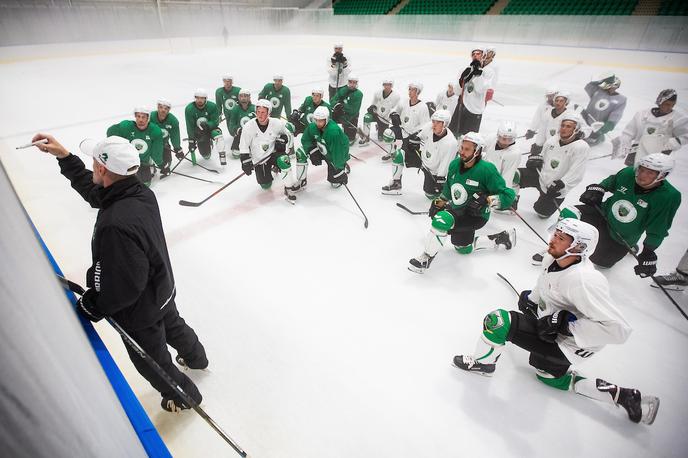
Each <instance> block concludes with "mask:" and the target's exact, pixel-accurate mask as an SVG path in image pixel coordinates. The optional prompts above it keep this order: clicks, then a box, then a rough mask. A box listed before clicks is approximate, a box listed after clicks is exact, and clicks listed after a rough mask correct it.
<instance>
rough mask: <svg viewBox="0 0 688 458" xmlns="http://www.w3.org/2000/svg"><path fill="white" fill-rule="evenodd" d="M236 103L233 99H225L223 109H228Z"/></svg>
mask: <svg viewBox="0 0 688 458" xmlns="http://www.w3.org/2000/svg"><path fill="white" fill-rule="evenodd" d="M235 105H236V100H234V99H227V100H225V110H228V111H230V110H231V109H232V108H234V106H235Z"/></svg>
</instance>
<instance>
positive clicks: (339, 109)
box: [332, 102, 344, 120]
mask: <svg viewBox="0 0 688 458" xmlns="http://www.w3.org/2000/svg"><path fill="white" fill-rule="evenodd" d="M343 115H344V104H343V103H342V102H337V103H335V105H334V107H332V119H335V120H337V119H340V118H341V117H342V116H343Z"/></svg>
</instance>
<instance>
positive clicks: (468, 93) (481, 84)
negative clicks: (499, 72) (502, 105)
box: [449, 49, 495, 138]
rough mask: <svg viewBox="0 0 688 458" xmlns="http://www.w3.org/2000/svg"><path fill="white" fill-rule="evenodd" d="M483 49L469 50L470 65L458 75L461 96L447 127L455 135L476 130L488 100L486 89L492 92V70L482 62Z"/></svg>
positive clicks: (478, 128)
mask: <svg viewBox="0 0 688 458" xmlns="http://www.w3.org/2000/svg"><path fill="white" fill-rule="evenodd" d="M484 55H485V54H484V51H483V50H482V49H474V50H473V51H471V58H472V59H473V60H472V61H471V64H470V66H468V67H467V68H466V69H465V70H464V71H463V73H462V74H461V76H460V77H459V85H460V87H461V96H460V97H459V102H458V104H457V106H456V109H455V110H454V114H453V115H452V120H451V123H450V125H449V129H450V130H451V131H452V132H454V135H456V137H457V138H458V137H460V136H461V135H463V134H465V133H466V132H478V131H479V130H480V122H481V120H482V117H483V112H484V111H485V105H486V104H487V101H488V91H490V90H492V92H494V76H495V74H494V71H493V70H492V68H490V67H489V66H487V67H485V66H483V64H484Z"/></svg>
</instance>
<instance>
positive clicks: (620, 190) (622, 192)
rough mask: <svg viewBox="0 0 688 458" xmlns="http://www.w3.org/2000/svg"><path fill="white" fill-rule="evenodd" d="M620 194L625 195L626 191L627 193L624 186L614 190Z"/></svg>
mask: <svg viewBox="0 0 688 458" xmlns="http://www.w3.org/2000/svg"><path fill="white" fill-rule="evenodd" d="M616 191H617V192H619V193H620V194H626V191H628V188H627V187H626V186H619V188H618V189H617V190H616Z"/></svg>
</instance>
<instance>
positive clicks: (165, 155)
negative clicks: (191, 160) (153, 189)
mask: <svg viewBox="0 0 688 458" xmlns="http://www.w3.org/2000/svg"><path fill="white" fill-rule="evenodd" d="M166 165H167V166H169V165H172V147H171V146H170V144H169V143H165V144H164V145H163V146H162V166H163V167H165V166H166Z"/></svg>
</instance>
